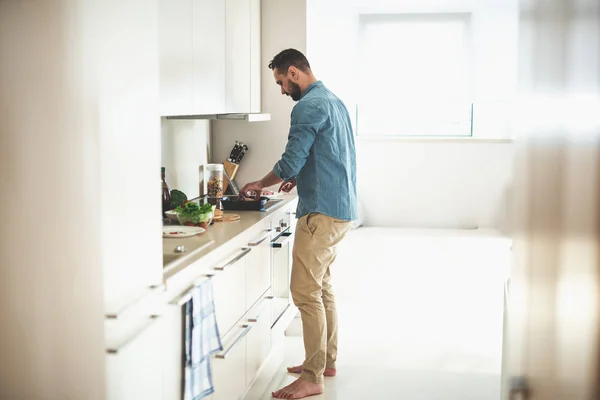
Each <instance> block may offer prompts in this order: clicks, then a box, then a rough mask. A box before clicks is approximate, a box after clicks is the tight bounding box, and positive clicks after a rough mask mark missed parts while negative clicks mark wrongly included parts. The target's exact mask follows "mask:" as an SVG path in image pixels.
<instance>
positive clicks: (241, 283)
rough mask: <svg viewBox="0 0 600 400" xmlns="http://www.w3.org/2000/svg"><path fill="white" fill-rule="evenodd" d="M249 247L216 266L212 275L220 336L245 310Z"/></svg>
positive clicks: (227, 330) (223, 334)
mask: <svg viewBox="0 0 600 400" xmlns="http://www.w3.org/2000/svg"><path fill="white" fill-rule="evenodd" d="M249 252H250V249H241V250H240V251H239V252H238V254H236V255H232V258H231V259H230V261H227V262H225V263H224V264H223V265H221V266H216V267H215V270H216V272H217V273H216V274H215V276H214V277H213V291H214V298H215V312H216V314H217V324H218V326H219V332H220V334H221V337H224V336H225V335H227V332H229V330H230V329H231V328H232V327H233V326H234V324H235V323H236V322H237V321H238V320H239V319H240V318H242V316H243V315H244V313H245V312H246V256H247V255H248V253H249Z"/></svg>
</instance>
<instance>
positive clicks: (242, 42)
mask: <svg viewBox="0 0 600 400" xmlns="http://www.w3.org/2000/svg"><path fill="white" fill-rule="evenodd" d="M225 4H226V5H227V11H226V14H227V29H226V31H225V32H226V35H225V36H226V39H225V42H226V45H227V46H226V57H225V59H226V61H227V65H226V71H227V75H226V78H225V88H226V94H227V97H226V98H227V105H226V109H227V112H228V113H247V112H250V96H251V95H250V90H251V69H250V65H251V64H250V61H251V53H252V52H251V50H252V48H251V41H250V39H251V36H250V30H251V23H250V18H251V7H250V5H251V2H250V0H226V1H225Z"/></svg>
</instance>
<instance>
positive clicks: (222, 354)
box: [215, 325, 252, 359]
mask: <svg viewBox="0 0 600 400" xmlns="http://www.w3.org/2000/svg"><path fill="white" fill-rule="evenodd" d="M250 329H252V325H244V330H243V331H242V332H241V333H240V334H239V336H238V337H237V338H236V339H235V340H234V341H233V343H231V346H229V347H228V348H227V349H225V351H224V352H222V353H219V354H217V355H216V356H215V357H216V358H221V359H224V358H226V357H227V354H229V352H230V351H231V350H233V348H234V347H235V346H236V345H237V344H238V343H239V342H240V340H242V339H243V338H244V336H246V335H247V334H248V332H250Z"/></svg>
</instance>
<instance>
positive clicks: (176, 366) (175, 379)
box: [162, 305, 185, 400]
mask: <svg viewBox="0 0 600 400" xmlns="http://www.w3.org/2000/svg"><path fill="white" fill-rule="evenodd" d="M163 318H164V320H165V324H166V328H165V337H164V342H163V343H162V347H163V348H164V351H165V358H164V363H163V371H164V385H163V393H164V395H163V399H164V400H181V399H182V398H183V397H182V393H183V379H184V373H183V367H184V354H185V343H184V339H183V338H184V333H185V305H183V306H177V305H172V306H170V310H169V312H168V313H166V314H165V315H164V316H163Z"/></svg>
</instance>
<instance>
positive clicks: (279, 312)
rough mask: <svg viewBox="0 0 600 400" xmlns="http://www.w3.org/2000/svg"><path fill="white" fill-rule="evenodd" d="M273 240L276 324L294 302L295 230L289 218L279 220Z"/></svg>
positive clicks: (273, 323)
mask: <svg viewBox="0 0 600 400" xmlns="http://www.w3.org/2000/svg"><path fill="white" fill-rule="evenodd" d="M278 225H279V226H277V227H276V228H275V232H274V235H273V239H272V240H271V268H272V271H271V277H272V278H271V279H272V281H271V287H272V290H273V292H272V293H273V307H272V316H271V317H272V318H271V321H272V324H271V326H272V327H273V326H275V324H277V322H278V321H279V319H280V318H281V317H282V316H283V315H284V314H285V312H286V311H287V310H288V308H289V307H290V305H291V304H292V296H291V292H290V279H291V271H292V246H293V240H294V231H293V230H292V227H290V224H289V220H288V221H285V219H283V220H281V221H279V224H278Z"/></svg>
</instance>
